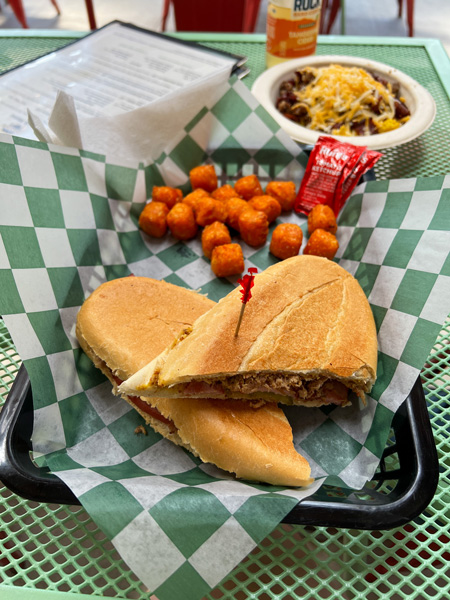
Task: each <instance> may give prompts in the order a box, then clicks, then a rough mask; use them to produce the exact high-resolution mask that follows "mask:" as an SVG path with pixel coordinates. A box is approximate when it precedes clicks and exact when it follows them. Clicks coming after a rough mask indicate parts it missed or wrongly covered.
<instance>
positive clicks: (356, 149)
mask: <svg viewBox="0 0 450 600" xmlns="http://www.w3.org/2000/svg"><path fill="white" fill-rule="evenodd" d="M367 152H368V153H369V155H368V156H367V159H364V160H362V158H363V157H364V155H365V154H366V153H367ZM380 156H382V155H381V154H380V153H379V152H374V151H372V150H370V151H368V150H367V148H366V146H355V145H353V144H349V143H347V142H341V141H339V140H336V139H335V138H331V137H327V136H320V137H319V139H318V140H317V142H316V144H315V146H314V148H313V149H312V152H311V155H310V157H309V160H308V164H307V167H306V172H305V175H304V176H303V179H302V183H301V185H300V189H299V191H298V194H297V198H296V200H295V204H294V210H295V212H297V213H303V214H305V215H308V214H309V213H310V211H311V210H312V209H313V208H314V206H316V204H328V206H331V208H332V209H333V211H334V213H335V215H336V216H337V215H338V213H339V210H340V209H341V208H342V206H343V205H344V203H345V201H346V200H347V198H348V197H349V196H350V194H351V192H352V190H353V187H354V186H355V185H356V184H357V183H358V181H359V178H360V177H361V175H363V174H364V173H365V172H366V171H367V170H368V169H370V168H371V167H372V166H373V165H374V164H375V162H376V161H377V160H378V158H379V157H380ZM357 173H359V175H358V176H357Z"/></svg>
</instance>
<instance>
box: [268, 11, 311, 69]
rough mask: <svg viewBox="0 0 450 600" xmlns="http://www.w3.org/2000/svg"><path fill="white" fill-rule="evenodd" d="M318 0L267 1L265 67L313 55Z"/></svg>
mask: <svg viewBox="0 0 450 600" xmlns="http://www.w3.org/2000/svg"><path fill="white" fill-rule="evenodd" d="M321 6H322V0H269V4H268V7H267V31H266V33H267V45H266V66H267V67H272V66H273V65H276V64H278V63H280V62H283V61H285V60H289V59H291V58H300V57H302V56H308V55H309V54H314V52H315V51H316V44H317V35H318V33H319V26H320V9H321Z"/></svg>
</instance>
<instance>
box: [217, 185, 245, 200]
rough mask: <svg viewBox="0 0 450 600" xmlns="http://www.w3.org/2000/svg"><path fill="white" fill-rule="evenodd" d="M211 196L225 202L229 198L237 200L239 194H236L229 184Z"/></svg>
mask: <svg viewBox="0 0 450 600" xmlns="http://www.w3.org/2000/svg"><path fill="white" fill-rule="evenodd" d="M211 196H212V197H213V198H215V199H216V200H220V201H221V202H226V201H227V200H229V199H230V198H239V194H238V193H237V192H236V190H235V189H234V187H233V186H232V185H230V184H229V183H226V184H225V185H222V186H221V187H219V188H217V190H214V191H213V192H212V193H211Z"/></svg>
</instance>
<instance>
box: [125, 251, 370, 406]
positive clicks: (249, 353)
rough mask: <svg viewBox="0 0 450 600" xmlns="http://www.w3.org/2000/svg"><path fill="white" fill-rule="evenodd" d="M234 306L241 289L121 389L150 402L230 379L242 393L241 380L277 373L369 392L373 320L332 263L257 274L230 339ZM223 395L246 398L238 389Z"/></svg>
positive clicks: (355, 288)
mask: <svg viewBox="0 0 450 600" xmlns="http://www.w3.org/2000/svg"><path fill="white" fill-rule="evenodd" d="M240 309H241V300H240V292H239V290H238V289H235V290H233V291H232V292H231V293H230V294H228V295H227V296H226V297H225V298H223V299H222V300H221V301H220V302H219V303H218V304H217V305H216V306H215V307H214V308H213V309H211V310H210V311H209V312H208V313H206V314H205V315H202V316H201V317H200V318H199V319H198V320H197V321H196V322H195V324H194V326H193V327H192V330H191V332H190V333H189V335H187V336H185V337H184V338H183V339H181V341H179V342H178V343H176V344H175V345H174V346H173V347H172V348H171V350H170V351H169V352H168V353H167V354H166V355H165V356H164V357H160V359H158V360H156V361H154V362H153V363H151V364H149V365H148V366H147V367H146V368H144V369H143V370H141V372H140V373H138V374H137V375H136V376H135V377H134V378H132V379H131V380H130V381H129V382H126V384H125V388H128V389H133V388H134V389H139V391H140V393H142V394H143V395H148V396H149V397H150V396H151V395H152V394H155V393H158V394H160V395H168V396H176V395H180V394H181V393H182V390H183V384H185V383H189V382H192V381H193V380H194V381H203V382H210V383H211V382H213V381H214V380H216V381H220V380H221V379H224V378H234V380H235V381H236V388H239V386H240V387H241V388H242V385H241V384H242V381H244V380H243V379H242V378H240V376H243V377H247V376H248V375H251V376H255V375H256V376H257V377H258V378H259V379H260V380H261V381H263V380H264V381H265V380H266V379H267V377H271V374H273V373H275V372H276V373H277V374H278V375H281V376H286V377H292V376H295V375H297V376H300V377H302V378H306V379H308V380H314V379H317V378H322V379H323V378H327V379H328V378H331V379H333V380H338V381H341V382H342V383H343V384H344V385H347V386H349V387H354V388H357V387H361V389H362V390H363V391H370V388H371V386H372V385H373V383H374V381H375V377H376V366H377V339H376V328H375V323H374V319H373V315H372V312H371V309H370V306H369V303H368V301H367V298H366V296H365V294H364V292H363V290H362V289H361V287H360V285H359V284H358V282H357V281H356V279H355V278H354V277H353V276H352V275H351V274H350V273H348V272H347V271H346V270H345V269H343V268H342V267H340V266H339V265H338V264H336V263H334V262H332V261H330V260H327V259H324V258H319V257H315V256H308V255H302V256H296V257H293V258H290V259H287V260H284V261H281V262H279V263H277V264H276V265H274V266H272V267H270V268H268V269H266V270H265V271H263V272H262V273H261V274H259V275H257V276H256V277H255V280H254V287H253V288H252V299H251V300H250V302H248V304H247V306H246V308H245V313H244V318H243V320H242V324H241V327H240V330H239V335H238V336H237V337H236V336H235V335H234V332H235V329H236V324H237V321H238V318H239V312H240ZM180 384H181V385H180ZM267 387H268V386H266V388H267ZM261 390H262V388H261V386H260V391H261ZM193 395H194V394H193ZM229 396H230V397H237V398H246V397H247V398H248V399H251V396H252V395H251V394H250V393H245V392H239V391H238V390H237V391H236V392H235V393H231V392H229ZM262 397H263V398H264V399H265V400H268V401H274V400H278V401H282V402H283V401H285V402H286V403H291V401H290V400H289V399H286V398H285V400H283V399H282V398H281V397H280V396H279V395H277V393H276V391H275V390H272V391H270V390H269V389H267V393H266V394H263V395H262ZM294 403H295V402H294ZM299 403H300V402H299ZM308 405H309V406H314V405H318V403H313V404H308Z"/></svg>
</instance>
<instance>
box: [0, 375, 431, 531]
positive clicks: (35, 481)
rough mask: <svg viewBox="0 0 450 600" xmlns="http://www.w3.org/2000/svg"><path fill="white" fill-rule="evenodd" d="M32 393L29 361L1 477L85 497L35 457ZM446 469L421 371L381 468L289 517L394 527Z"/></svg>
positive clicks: (36, 496) (319, 495)
mask: <svg viewBox="0 0 450 600" xmlns="http://www.w3.org/2000/svg"><path fill="white" fill-rule="evenodd" d="M32 427H33V396H32V389H31V384H30V380H29V378H28V374H27V372H26V370H25V368H24V367H23V366H22V367H21V368H20V370H19V372H18V374H17V377H16V380H15V382H14V384H13V386H12V388H11V391H10V393H9V395H8V398H7V400H6V402H5V404H4V406H3V409H2V411H1V413H0V480H1V481H2V482H3V483H4V484H5V485H6V486H7V487H8V488H9V489H10V490H12V491H13V492H15V493H16V494H18V495H19V496H22V497H24V498H27V499H29V500H34V501H37V502H45V503H54V504H72V505H74V504H79V500H78V499H77V498H76V497H75V496H74V494H73V493H72V491H71V490H70V488H68V487H67V486H66V485H65V483H64V482H63V481H62V480H60V479H59V478H58V477H56V476H55V475H53V474H52V473H50V472H49V470H48V469H47V468H43V467H39V466H37V465H36V464H35V463H34V462H33V460H32V444H31V434H32ZM438 477H439V467H438V458H437V452H436V446H435V443H434V439H433V434H432V431H431V425H430V420H429V416H428V410H427V406H426V402H425V397H424V393H423V388H422V384H421V382H420V379H418V380H417V381H416V383H415V385H414V387H413V389H412V391H411V393H410V395H409V396H408V398H407V399H406V400H405V402H403V404H402V405H401V407H400V409H399V410H398V411H397V413H396V415H395V417H394V420H393V423H392V435H391V437H390V440H389V444H388V445H387V447H386V449H385V451H384V454H383V457H382V459H381V462H380V468H379V470H378V472H377V473H376V474H375V476H374V478H373V479H372V481H370V482H369V483H368V484H367V485H366V486H365V487H364V488H363V489H362V490H359V491H352V490H345V489H341V488H332V487H330V486H326V485H324V486H322V487H321V488H320V490H319V491H318V492H316V493H315V494H314V495H312V496H310V497H309V498H308V499H306V500H304V501H302V502H300V503H299V504H297V506H296V507H295V508H294V509H293V510H292V511H291V512H290V513H289V514H288V515H287V516H286V518H285V519H284V521H283V522H284V523H291V524H297V525H314V526H327V527H342V528H354V529H391V528H393V527H397V526H400V525H403V524H404V523H407V522H409V521H411V520H412V519H414V518H415V517H417V516H418V515H419V514H420V513H421V512H423V510H424V509H425V508H426V507H427V506H428V504H429V503H430V501H431V499H432V498H433V496H434V493H435V491H436V487H437V483H438Z"/></svg>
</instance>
